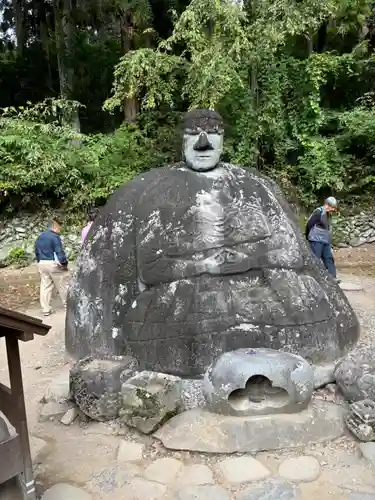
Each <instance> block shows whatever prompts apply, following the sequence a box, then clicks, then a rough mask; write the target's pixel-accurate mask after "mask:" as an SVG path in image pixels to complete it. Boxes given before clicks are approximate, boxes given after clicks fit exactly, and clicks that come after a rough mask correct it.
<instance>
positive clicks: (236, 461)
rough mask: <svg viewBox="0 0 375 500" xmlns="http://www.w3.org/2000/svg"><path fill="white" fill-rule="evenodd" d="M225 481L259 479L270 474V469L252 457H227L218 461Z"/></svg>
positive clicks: (246, 481) (233, 482)
mask: <svg viewBox="0 0 375 500" xmlns="http://www.w3.org/2000/svg"><path fill="white" fill-rule="evenodd" d="M219 469H220V472H221V474H222V475H223V477H224V479H225V481H227V482H228V483H230V484H239V483H249V482H252V481H260V480H261V479H265V478H266V477H268V476H270V475H271V471H270V470H268V469H267V467H265V466H264V465H263V464H261V463H260V462H258V460H255V458H253V457H234V458H232V457H229V458H226V459H225V460H223V461H222V462H220V463H219Z"/></svg>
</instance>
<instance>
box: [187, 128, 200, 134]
mask: <svg viewBox="0 0 375 500" xmlns="http://www.w3.org/2000/svg"><path fill="white" fill-rule="evenodd" d="M185 134H186V135H199V134H200V130H194V129H186V130H185Z"/></svg>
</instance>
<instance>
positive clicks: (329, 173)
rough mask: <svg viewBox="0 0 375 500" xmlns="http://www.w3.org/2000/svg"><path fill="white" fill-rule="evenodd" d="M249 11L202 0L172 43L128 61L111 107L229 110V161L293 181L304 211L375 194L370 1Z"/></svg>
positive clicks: (333, 0)
mask: <svg viewBox="0 0 375 500" xmlns="http://www.w3.org/2000/svg"><path fill="white" fill-rule="evenodd" d="M245 6H246V7H245V8H244V9H241V8H240V7H239V5H238V4H236V3H235V2H232V1H230V0H221V1H218V0H192V1H191V2H190V4H189V6H188V7H187V8H186V9H185V11H184V12H183V13H182V14H181V16H180V17H177V16H176V18H175V25H174V30H173V33H172V34H171V36H170V37H169V38H168V39H166V40H161V41H160V43H159V44H158V46H157V47H156V48H155V49H139V50H136V51H133V52H130V53H128V54H126V55H125V56H124V57H122V58H121V59H120V62H119V64H118V65H117V66H116V69H115V73H114V77H115V81H114V88H113V95H112V97H111V98H110V99H108V100H107V102H106V104H105V107H106V109H108V110H113V109H115V108H116V107H117V106H120V105H121V103H122V102H123V100H124V99H125V98H133V97H137V98H138V99H139V100H140V101H141V103H142V105H143V107H144V108H146V109H150V108H155V107H157V106H160V105H161V103H165V104H167V105H169V106H171V107H175V106H176V103H177V102H178V97H179V96H181V95H182V97H183V99H185V102H186V105H187V107H190V108H194V107H209V108H218V109H219V110H220V111H221V112H222V113H223V114H224V116H225V118H226V121H227V122H228V123H229V127H228V130H227V133H228V137H227V144H226V158H227V159H230V160H232V161H233V162H235V163H240V164H244V165H248V166H252V167H256V168H260V169H262V170H264V171H265V172H266V173H268V174H269V175H271V176H273V177H274V178H275V179H277V180H278V181H279V182H280V183H281V184H282V185H283V186H285V185H288V184H290V183H291V184H292V185H294V186H296V187H297V192H298V196H299V198H300V200H301V201H302V202H303V203H304V204H307V205H310V204H313V203H315V202H316V199H317V198H321V197H322V196H324V195H325V194H328V193H329V192H334V193H336V194H337V195H338V196H340V197H350V196H351V195H352V194H353V193H354V192H355V190H357V189H359V188H360V189H361V188H363V187H364V186H366V189H372V185H373V181H374V175H373V173H374V172H373V164H374V162H373V146H372V144H373V143H374V139H375V137H374V130H373V122H374V119H373V108H372V94H371V91H370V88H368V85H367V82H368V81H371V77H372V75H373V72H374V69H375V67H374V60H373V57H372V49H371V50H369V46H368V43H367V42H364V41H363V40H362V39H361V37H359V35H358V33H359V32H360V29H361V26H362V25H363V23H365V20H366V18H367V16H368V15H369V13H370V12H371V3H370V2H369V1H367V0H345V1H343V0H330V1H327V2H320V1H318V0H316V1H315V0H314V1H312V0H301V1H299V2H291V1H290V0H282V1H277V2H276V1H274V0H259V1H254V2H249V4H245ZM322 26H323V28H324V26H325V28H324V29H323V31H324V33H325V40H326V42H325V43H326V46H325V47H324V49H325V50H322V47H319V43H321V41H320V39H319V38H318V30H322ZM337 36H340V37H347V39H348V40H350V39H353V38H354V44H353V43H352V45H351V47H350V50H347V49H344V50H342V48H341V46H339V44H338V43H337ZM302 40H305V42H304V43H302ZM309 40H310V42H309ZM332 40H333V41H332ZM296 42H298V43H297V47H296ZM309 43H310V45H309ZM309 47H310V49H309ZM335 47H337V48H338V50H337V49H336V48H335ZM316 49H318V50H316ZM363 99H365V101H366V104H364V101H363ZM366 106H367V108H366ZM361 174H362V175H361Z"/></svg>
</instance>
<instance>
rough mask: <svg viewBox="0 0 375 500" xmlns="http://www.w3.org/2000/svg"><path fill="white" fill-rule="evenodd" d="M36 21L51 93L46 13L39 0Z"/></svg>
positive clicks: (43, 5) (43, 4)
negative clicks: (37, 21) (37, 20)
mask: <svg viewBox="0 0 375 500" xmlns="http://www.w3.org/2000/svg"><path fill="white" fill-rule="evenodd" d="M38 19H39V37H40V43H41V45H42V49H43V52H44V57H45V59H46V63H47V85H48V88H49V89H50V90H51V91H52V90H53V83H52V70H51V56H50V50H49V31H48V21H47V13H46V8H45V3H44V0H39V2H38Z"/></svg>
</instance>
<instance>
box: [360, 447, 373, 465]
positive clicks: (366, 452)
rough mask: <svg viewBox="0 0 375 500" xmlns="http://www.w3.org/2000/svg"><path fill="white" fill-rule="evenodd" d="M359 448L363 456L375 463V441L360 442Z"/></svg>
mask: <svg viewBox="0 0 375 500" xmlns="http://www.w3.org/2000/svg"><path fill="white" fill-rule="evenodd" d="M359 449H360V450H361V453H362V455H363V457H364V458H365V459H366V460H368V461H369V462H370V463H372V464H375V443H374V442H370V443H360V445H359Z"/></svg>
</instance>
